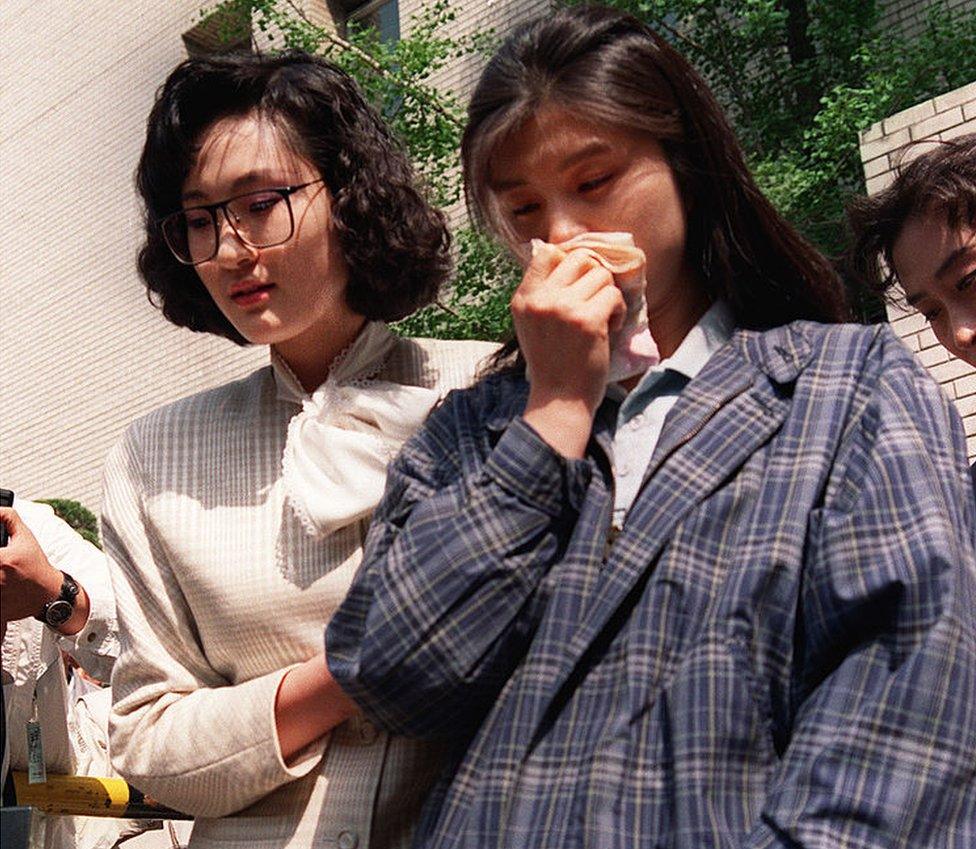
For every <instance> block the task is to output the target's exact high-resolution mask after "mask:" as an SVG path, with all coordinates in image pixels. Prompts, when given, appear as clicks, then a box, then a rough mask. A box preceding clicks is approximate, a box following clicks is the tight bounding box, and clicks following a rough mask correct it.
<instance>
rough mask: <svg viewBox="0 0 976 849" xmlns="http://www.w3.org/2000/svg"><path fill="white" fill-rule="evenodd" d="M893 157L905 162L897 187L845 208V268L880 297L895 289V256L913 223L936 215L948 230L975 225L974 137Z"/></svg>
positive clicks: (908, 148) (924, 144)
mask: <svg viewBox="0 0 976 849" xmlns="http://www.w3.org/2000/svg"><path fill="white" fill-rule="evenodd" d="M894 155H895V157H896V158H898V159H900V160H901V164H900V165H899V166H898V170H897V174H898V175H897V177H896V179H895V181H894V182H893V183H892V184H891V185H890V186H888V187H887V188H886V189H883V190H882V191H880V192H878V193H877V194H875V195H870V196H859V197H856V198H854V199H853V200H852V201H851V202H850V204H849V205H848V208H847V222H848V226H849V228H850V231H851V242H850V247H849V248H848V250H847V252H846V254H845V256H844V265H845V268H846V270H847V272H848V274H849V275H850V276H851V277H852V278H853V279H854V280H855V281H856V282H858V283H859V284H861V285H862V286H864V287H865V288H867V289H868V290H870V291H873V292H879V293H882V294H887V293H889V292H890V290H891V289H892V287H894V286H895V285H896V283H897V279H896V273H895V265H894V262H893V259H892V252H893V251H894V247H895V242H897V241H898V237H899V236H900V235H901V231H902V228H903V227H904V226H905V224H906V223H907V222H908V221H909V219H912V218H915V217H917V216H927V215H933V216H942V217H943V218H944V219H945V220H946V222H947V223H948V224H949V226H950V227H956V226H958V225H960V224H969V225H970V226H972V225H974V224H976V133H969V134H967V135H963V136H958V137H957V138H954V139H948V140H943V141H937V140H931V139H925V140H920V141H915V142H909V143H908V144H907V145H905V146H904V147H902V148H900V150H899V151H896V153H895V154H894Z"/></svg>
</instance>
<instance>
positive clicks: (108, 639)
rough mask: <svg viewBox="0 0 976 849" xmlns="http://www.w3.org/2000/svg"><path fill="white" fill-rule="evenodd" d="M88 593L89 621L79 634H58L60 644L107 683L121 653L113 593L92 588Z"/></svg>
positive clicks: (89, 671) (92, 673) (93, 675)
mask: <svg viewBox="0 0 976 849" xmlns="http://www.w3.org/2000/svg"><path fill="white" fill-rule="evenodd" d="M85 592H86V594H87V595H88V620H87V621H86V622H85V625H84V627H83V628H82V629H81V630H80V631H79V632H78V633H77V634H68V635H63V634H62V635H59V637H58V645H59V647H60V648H62V649H64V650H65V651H66V652H67V653H68V654H70V655H71V656H72V657H73V658H74V659H75V660H76V661H78V663H79V664H80V665H81V667H82V668H83V669H84V670H85V672H87V673H88V674H89V675H91V676H92V677H94V678H97V679H98V680H99V681H104V682H106V683H107V682H108V680H109V677H110V676H111V673H112V665H113V664H114V663H115V659H116V658H117V657H118V654H119V636H118V626H117V624H116V619H115V603H114V602H113V600H112V598H111V597H110V596H106V595H104V594H103V593H99V592H98V591H94V592H93V591H92V590H91V589H90V588H89V587H88V586H85Z"/></svg>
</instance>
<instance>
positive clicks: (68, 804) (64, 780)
mask: <svg viewBox="0 0 976 849" xmlns="http://www.w3.org/2000/svg"><path fill="white" fill-rule="evenodd" d="M13 777H14V790H15V792H16V794H17V804H18V805H30V806H31V807H33V808H37V809H39V810H41V811H44V812H45V813H47V814H71V815H73V816H83V817H119V816H123V815H125V814H126V808H127V807H128V805H129V785H128V784H126V782H125V781H124V780H123V779H121V778H93V777H90V776H84V775H48V777H47V781H45V782H44V783H42V784H30V783H29V782H28V780H27V773H25V772H14V774H13Z"/></svg>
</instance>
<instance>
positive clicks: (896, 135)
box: [861, 82, 976, 460]
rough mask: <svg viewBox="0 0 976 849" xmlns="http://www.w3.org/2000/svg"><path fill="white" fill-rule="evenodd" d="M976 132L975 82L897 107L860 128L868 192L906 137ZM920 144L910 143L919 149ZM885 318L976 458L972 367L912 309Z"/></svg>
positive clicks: (975, 372) (880, 181) (884, 179)
mask: <svg viewBox="0 0 976 849" xmlns="http://www.w3.org/2000/svg"><path fill="white" fill-rule="evenodd" d="M973 132H976V82H973V83H970V84H969V85H965V86H963V87H962V88H958V89H956V90H955V91H951V92H948V93H947V94H943V95H942V96H941V97H936V98H935V99H934V100H927V101H925V102H924V103H919V104H918V105H917V106H913V107H911V109H906V110H905V111H903V112H898V113H897V114H895V115H892V116H891V117H890V118H885V120H884V121H879V122H878V123H877V124H875V125H874V126H872V127H870V128H869V129H867V130H865V131H864V132H863V133H861V161H862V162H863V163H864V175H865V177H866V179H867V189H868V194H875V193H876V192H879V191H881V189H883V188H885V187H886V186H888V185H890V184H891V182H892V181H893V180H894V178H895V169H896V167H897V166H898V163H899V162H900V160H901V148H902V147H903V146H904V145H905V144H907V143H908V142H911V141H921V140H925V139H932V140H940V139H942V140H945V139H951V138H953V137H954V136H958V135H963V134H965V133H973ZM925 147H926V146H925V145H918V146H915V147H913V148H911V150H912V151H917V152H921V151H922V150H924V149H925ZM887 309H888V319H889V321H891V324H892V326H893V327H894V328H895V331H896V332H897V333H898V335H899V336H900V337H901V338H902V339H903V340H904V342H905V344H906V345H908V347H909V348H910V349H911V350H912V351H914V352H915V353H916V354H917V355H918V358H919V359H920V360H921V361H922V363H923V364H924V365H925V366H926V367H927V368H928V370H929V371H930V372H931V373H932V376H933V377H934V378H935V379H936V380H937V381H939V383H941V384H942V388H943V389H945V391H946V394H948V396H949V397H950V398H952V399H953V400H954V401H955V402H956V407H957V408H958V409H959V415H961V416H962V417H963V424H964V425H965V427H966V447H967V450H968V452H969V459H970V460H974V459H976V368H973V367H972V366H971V365H969V364H968V363H965V362H963V361H962V360H960V359H957V358H956V357H953V356H952V355H951V354H950V353H949V352H948V351H947V350H946V349H945V348H943V347H942V346H941V345H940V344H939V343H938V342H937V341H936V338H935V334H934V333H933V332H932V330H931V329H930V328H929V326H928V322H927V321H926V320H925V319H924V318H923V317H922V315H921V314H920V313H919V312H918V311H917V310H914V309H910V308H903V307H901V306H899V304H898V303H897V302H896V303H894V304H889V305H888V308H887Z"/></svg>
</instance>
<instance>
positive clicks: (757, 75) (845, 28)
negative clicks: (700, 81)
mask: <svg viewBox="0 0 976 849" xmlns="http://www.w3.org/2000/svg"><path fill="white" fill-rule="evenodd" d="M607 2H608V4H609V5H611V6H614V7H616V8H619V9H621V10H624V11H628V12H631V13H632V14H634V15H636V16H637V17H640V18H641V19H643V20H645V21H646V22H647V23H648V24H650V25H651V26H652V27H654V28H655V29H657V30H658V31H659V32H661V34H662V35H664V36H665V37H666V38H668V40H669V41H671V42H672V43H673V44H674V45H675V47H676V48H677V49H678V50H680V51H681V52H682V53H683V54H684V55H685V56H686V57H687V58H688V59H689V60H691V62H692V63H693V64H694V65H695V66H696V67H697V68H698V69H699V70H700V71H701V72H702V73H703V74H704V75H705V77H706V78H707V79H708V80H709V82H710V83H711V85H712V87H713V89H714V91H715V92H716V95H717V96H718V98H719V100H720V101H721V103H722V105H723V107H724V108H725V110H726V112H727V113H728V114H729V116H730V117H731V118H732V120H733V123H734V124H735V126H736V131H737V132H738V134H739V138H740V140H741V141H742V143H743V146H744V148H745V150H746V154H747V156H748V158H749V161H750V164H751V166H752V168H753V171H754V173H755V175H756V178H757V181H758V182H759V185H760V187H761V188H762V189H763V190H764V191H765V192H766V193H767V194H768V195H769V197H770V198H771V199H772V200H773V202H774V203H775V204H776V205H777V207H778V208H779V209H780V211H781V212H783V213H784V215H785V216H786V217H787V218H789V219H790V220H791V221H792V222H793V223H794V224H795V225H796V226H797V227H798V228H799V229H800V230H801V231H802V232H803V233H804V234H805V235H806V236H807V237H808V238H810V239H811V240H812V241H813V242H814V243H815V244H817V245H818V246H819V247H820V248H821V249H822V250H824V251H826V252H827V253H830V254H832V253H836V252H838V251H839V250H840V249H841V247H842V245H843V242H844V223H843V222H844V215H843V208H844V205H845V204H846V202H847V200H848V199H849V198H850V197H851V195H852V194H855V193H858V192H863V191H864V179H863V173H862V170H861V161H860V155H859V150H858V133H859V132H860V131H862V130H865V129H867V128H868V127H870V126H871V125H872V124H874V123H875V122H877V121H880V120H882V119H883V118H886V117H888V116H889V115H891V114H893V113H895V112H898V111H900V110H902V109H905V108H907V107H909V106H912V105H914V104H916V103H920V102H922V101H924V100H927V99H929V98H931V97H935V96H936V95H938V94H941V93H943V92H946V91H950V90H952V89H953V88H957V87H958V86H961V85H964V84H966V83H968V82H972V81H973V80H974V79H976V17H973V16H972V15H971V14H970V15H968V16H967V15H965V14H962V13H960V14H957V15H953V14H952V13H951V12H950V10H949V8H948V4H947V3H945V2H944V0H936V2H933V3H932V4H931V9H930V11H929V18H928V22H927V24H926V26H925V27H924V29H923V31H922V33H921V34H920V35H919V36H917V37H916V38H914V39H907V38H905V37H904V36H901V35H899V34H897V33H892V32H883V31H882V30H881V28H880V26H879V4H878V3H877V2H875V0H607Z"/></svg>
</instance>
